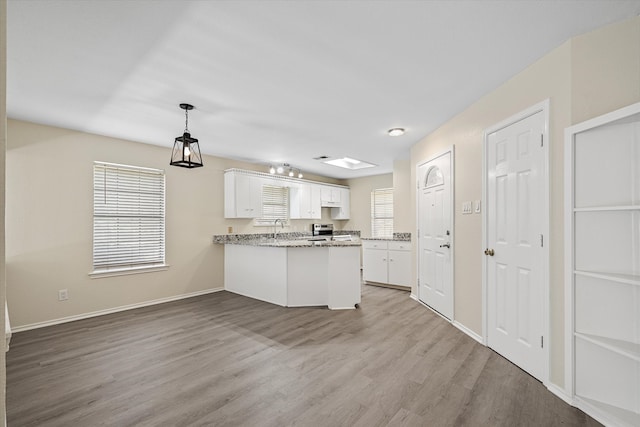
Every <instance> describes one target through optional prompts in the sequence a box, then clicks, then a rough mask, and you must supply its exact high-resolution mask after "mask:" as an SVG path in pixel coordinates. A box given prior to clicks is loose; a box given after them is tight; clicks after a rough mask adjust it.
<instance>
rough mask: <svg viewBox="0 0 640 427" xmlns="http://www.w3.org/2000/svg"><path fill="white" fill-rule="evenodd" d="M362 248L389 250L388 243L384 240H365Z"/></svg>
mask: <svg viewBox="0 0 640 427" xmlns="http://www.w3.org/2000/svg"><path fill="white" fill-rule="evenodd" d="M362 247H363V248H364V249H385V250H386V249H387V242H385V241H384V240H363V241H362Z"/></svg>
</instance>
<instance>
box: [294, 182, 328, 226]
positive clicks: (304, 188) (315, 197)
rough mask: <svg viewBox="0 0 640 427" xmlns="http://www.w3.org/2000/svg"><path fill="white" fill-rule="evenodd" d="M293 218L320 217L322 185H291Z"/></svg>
mask: <svg viewBox="0 0 640 427" xmlns="http://www.w3.org/2000/svg"><path fill="white" fill-rule="evenodd" d="M290 194H291V208H290V209H291V210H290V218H291V219H320V218H321V217H322V209H321V208H320V186H318V185H314V184H298V185H295V186H293V187H291V193H290Z"/></svg>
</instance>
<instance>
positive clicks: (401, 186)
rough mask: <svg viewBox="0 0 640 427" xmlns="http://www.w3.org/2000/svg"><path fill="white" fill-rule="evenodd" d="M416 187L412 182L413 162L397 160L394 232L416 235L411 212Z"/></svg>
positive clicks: (394, 186)
mask: <svg viewBox="0 0 640 427" xmlns="http://www.w3.org/2000/svg"><path fill="white" fill-rule="evenodd" d="M415 188H416V187H415V186H414V185H412V181H411V161H410V160H409V159H407V160H395V161H394V162H393V231H395V232H398V233H412V234H411V235H412V237H413V234H415V230H414V229H413V228H412V227H413V218H414V217H415V211H412V210H411V200H412V199H413V198H414V197H415V193H416V192H415Z"/></svg>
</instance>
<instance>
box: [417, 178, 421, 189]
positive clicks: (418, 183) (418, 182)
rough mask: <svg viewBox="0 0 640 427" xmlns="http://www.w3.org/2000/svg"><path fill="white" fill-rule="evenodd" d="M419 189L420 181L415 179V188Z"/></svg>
mask: <svg viewBox="0 0 640 427" xmlns="http://www.w3.org/2000/svg"><path fill="white" fill-rule="evenodd" d="M419 189H420V181H418V180H417V179H416V190H419Z"/></svg>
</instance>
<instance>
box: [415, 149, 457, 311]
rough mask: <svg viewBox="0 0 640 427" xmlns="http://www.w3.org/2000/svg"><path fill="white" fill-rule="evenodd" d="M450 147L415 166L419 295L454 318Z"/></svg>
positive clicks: (451, 151) (451, 153)
mask: <svg viewBox="0 0 640 427" xmlns="http://www.w3.org/2000/svg"><path fill="white" fill-rule="evenodd" d="M452 165H453V148H451V149H450V150H448V151H446V152H445V153H443V154H440V155H439V156H436V157H434V158H433V159H431V160H428V161H426V162H424V163H422V164H420V165H419V166H418V170H417V177H418V197H417V199H418V298H419V299H420V301H422V302H423V303H425V304H426V305H428V306H429V307H431V308H432V309H433V310H435V311H437V312H438V313H440V314H442V315H443V316H444V317H446V318H447V319H449V320H453V209H452V201H453V197H452V191H453V185H452V173H451V172H452V169H453V167H452Z"/></svg>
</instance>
